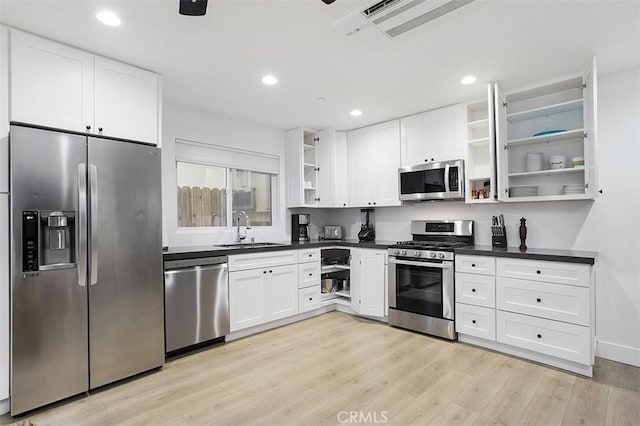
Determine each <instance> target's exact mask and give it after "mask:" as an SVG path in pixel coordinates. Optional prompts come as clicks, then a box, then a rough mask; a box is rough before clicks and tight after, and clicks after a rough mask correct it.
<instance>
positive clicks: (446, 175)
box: [444, 164, 451, 194]
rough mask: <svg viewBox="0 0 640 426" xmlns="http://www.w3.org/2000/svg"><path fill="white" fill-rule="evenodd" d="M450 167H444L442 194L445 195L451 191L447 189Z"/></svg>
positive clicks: (448, 165)
mask: <svg viewBox="0 0 640 426" xmlns="http://www.w3.org/2000/svg"><path fill="white" fill-rule="evenodd" d="M450 167H451V165H450V164H447V165H446V166H444V192H446V193H447V194H450V193H451V189H450V188H449V168H450Z"/></svg>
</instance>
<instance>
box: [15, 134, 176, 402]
mask: <svg viewBox="0 0 640 426" xmlns="http://www.w3.org/2000/svg"><path fill="white" fill-rule="evenodd" d="M9 138H10V139H9V140H10V173H11V174H10V176H11V180H10V182H11V187H10V206H11V207H10V209H11V414H12V415H16V414H20V413H23V412H25V411H28V410H31V409H33V408H37V407H40V406H43V405H46V404H49V403H51V402H54V401H58V400H60V399H63V398H66V397H69V396H72V395H76V394H79V393H82V392H86V391H88V390H89V389H94V388H97V387H99V386H102V385H105V384H107V383H111V382H114V381H117V380H119V379H123V378H125V377H129V376H132V375H134V374H136V373H140V372H143V371H146V370H150V369H153V368H156V367H159V366H161V365H162V364H163V363H164V311H163V284H162V282H163V281H162V280H163V275H162V241H161V238H162V225H161V189H160V179H161V175H160V150H159V149H158V148H156V147H153V146H149V145H144V144H139V143H134V142H130V141H122V140H114V139H108V138H102V137H92V136H87V135H83V134H74V133H67V132H63V131H54V130H50V129H43V128H37V127H30V126H24V125H17V124H15V123H14V124H12V126H11V129H10V136H9Z"/></svg>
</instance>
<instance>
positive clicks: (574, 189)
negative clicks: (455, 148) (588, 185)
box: [562, 183, 584, 195]
mask: <svg viewBox="0 0 640 426" xmlns="http://www.w3.org/2000/svg"><path fill="white" fill-rule="evenodd" d="M569 194H584V185H583V184H580V183H572V184H568V185H562V195H569Z"/></svg>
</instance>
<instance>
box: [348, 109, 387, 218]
mask: <svg viewBox="0 0 640 426" xmlns="http://www.w3.org/2000/svg"><path fill="white" fill-rule="evenodd" d="M347 161H348V179H347V180H348V184H349V186H348V187H349V193H348V198H349V201H348V203H347V205H348V206H349V207H382V206H398V205H400V199H399V196H398V167H400V127H399V121H398V120H393V121H389V122H386V123H381V124H376V125H374V126H369V127H364V128H362V129H357V130H353V131H351V132H349V133H348V141H347Z"/></svg>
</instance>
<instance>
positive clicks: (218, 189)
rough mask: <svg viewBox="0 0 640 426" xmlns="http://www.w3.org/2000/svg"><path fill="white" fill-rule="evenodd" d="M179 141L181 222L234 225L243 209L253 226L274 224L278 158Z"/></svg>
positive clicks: (177, 176) (183, 224) (178, 179)
mask: <svg viewBox="0 0 640 426" xmlns="http://www.w3.org/2000/svg"><path fill="white" fill-rule="evenodd" d="M176 142H177V143H176V180H177V186H178V189H177V198H178V200H177V201H178V202H177V206H178V227H183V228H194V227H218V228H226V227H233V226H234V225H235V220H236V218H237V217H238V214H239V213H240V212H241V211H242V212H244V213H245V214H246V215H247V216H248V217H249V219H250V221H251V226H273V225H274V218H273V209H272V206H273V204H274V200H275V193H274V192H275V189H274V188H276V187H277V185H276V184H275V182H276V176H277V174H276V173H277V170H278V167H279V159H278V157H275V156H269V155H265V154H259V153H250V152H247V151H239V150H233V149H229V148H223V147H217V146H214V145H206V144H200V143H196V142H184V141H176ZM243 166H244V167H243ZM249 168H252V169H253V170H252V169H249ZM241 224H242V225H244V220H243V219H241Z"/></svg>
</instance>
